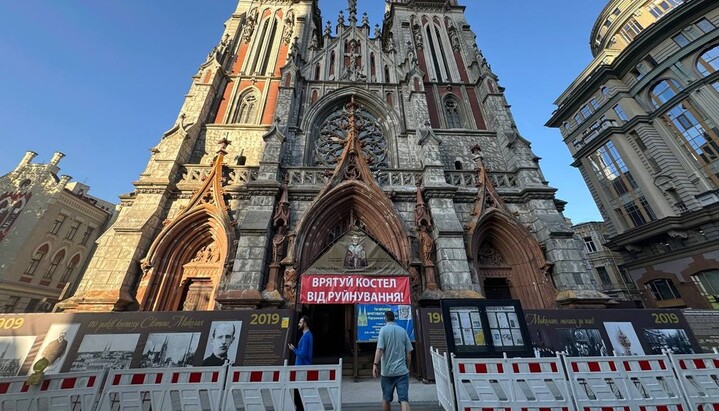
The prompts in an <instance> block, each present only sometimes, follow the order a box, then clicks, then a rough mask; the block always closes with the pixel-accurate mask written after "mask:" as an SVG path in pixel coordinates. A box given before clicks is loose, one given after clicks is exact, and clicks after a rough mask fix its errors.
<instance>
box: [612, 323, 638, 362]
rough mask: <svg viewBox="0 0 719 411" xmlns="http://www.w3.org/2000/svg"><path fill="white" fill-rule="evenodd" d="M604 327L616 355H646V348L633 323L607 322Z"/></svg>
mask: <svg viewBox="0 0 719 411" xmlns="http://www.w3.org/2000/svg"><path fill="white" fill-rule="evenodd" d="M604 328H605V329H606V330H607V335H608V336H609V341H610V342H611V344H612V349H613V350H614V352H615V353H616V355H644V349H643V348H642V344H641V343H640V342H639V337H637V333H636V332H635V331H634V326H632V323H630V322H605V323H604ZM610 354H611V353H610Z"/></svg>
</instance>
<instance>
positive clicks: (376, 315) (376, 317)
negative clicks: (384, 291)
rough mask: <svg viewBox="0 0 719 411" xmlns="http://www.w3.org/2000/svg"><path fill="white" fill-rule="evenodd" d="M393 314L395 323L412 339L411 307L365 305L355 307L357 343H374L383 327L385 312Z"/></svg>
mask: <svg viewBox="0 0 719 411" xmlns="http://www.w3.org/2000/svg"><path fill="white" fill-rule="evenodd" d="M390 310H391V311H392V312H394V318H395V323H397V325H399V326H400V327H402V328H404V329H405V330H406V331H407V334H409V339H410V341H413V342H414V341H415V339H414V322H413V321H412V306H411V305H390V304H367V305H357V342H376V341H377V337H378V336H379V330H380V328H382V326H383V325H385V321H384V313H385V311H390Z"/></svg>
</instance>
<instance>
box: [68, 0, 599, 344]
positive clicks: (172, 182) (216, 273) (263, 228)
mask: <svg viewBox="0 0 719 411" xmlns="http://www.w3.org/2000/svg"><path fill="white" fill-rule="evenodd" d="M320 5H321V4H318V2H317V1H316V0H293V1H287V0H264V1H250V0H240V1H239V3H238V6H237V8H236V10H235V12H234V13H233V15H232V16H231V17H230V19H229V20H228V21H227V23H226V24H225V31H224V33H223V35H222V38H221V39H220V42H219V43H218V44H217V46H215V47H214V48H213V49H212V50H211V51H210V53H209V55H208V56H207V60H206V61H205V62H204V63H203V64H202V65H201V67H200V69H199V71H198V72H197V74H195V76H194V77H193V78H192V85H191V87H190V91H189V93H188V95H187V98H186V101H185V103H184V105H183V107H182V109H181V110H180V113H179V115H178V118H177V121H176V123H175V124H174V125H173V126H172V127H171V128H170V130H168V131H167V132H166V133H165V134H164V135H163V136H162V137H161V139H160V141H159V143H158V144H157V145H156V146H155V147H154V148H153V149H151V152H152V154H151V157H150V160H149V162H148V165H147V168H146V169H145V171H144V172H143V173H142V174H141V175H140V178H139V179H138V180H137V181H136V182H135V183H134V184H135V190H134V192H133V193H131V194H127V195H125V196H123V197H122V205H123V208H122V211H121V212H120V215H119V217H118V219H117V222H116V223H115V224H114V225H113V226H112V227H111V228H110V229H109V230H108V231H107V232H106V233H105V234H104V235H103V236H102V237H101V238H100V240H99V245H98V248H97V252H96V253H95V256H94V258H93V260H92V261H91V263H90V265H89V267H88V269H87V272H86V275H85V277H84V279H83V281H82V283H81V284H80V286H79V289H78V292H77V294H76V295H75V296H74V297H72V298H71V299H69V300H66V301H65V302H64V303H63V304H62V306H63V307H64V309H65V310H67V311H106V310H137V309H140V310H213V309H239V308H247V307H268V306H269V307H276V306H285V307H288V306H289V307H294V308H296V309H297V310H298V311H299V310H308V309H311V307H310V308H308V307H307V306H303V304H302V302H301V298H300V297H301V294H302V292H303V290H302V286H301V285H302V278H303V276H304V275H308V274H323V273H324V274H328V273H332V274H344V273H348V274H355V275H363V276H368V277H376V276H383V275H385V276H387V275H392V276H395V277H407V278H409V282H410V284H411V294H412V304H413V305H429V306H431V305H437V304H438V300H439V299H440V298H442V297H459V298H462V297H466V298H482V297H486V298H518V299H520V300H522V303H523V305H524V306H525V307H526V308H552V307H556V306H575V305H602V304H604V303H605V302H607V301H608V297H607V296H606V295H604V294H602V293H600V292H598V291H595V290H594V288H593V286H592V282H591V274H590V271H589V266H588V263H587V259H586V255H585V252H584V249H583V246H582V244H581V242H580V241H579V240H578V239H577V238H575V236H574V233H573V231H572V230H571V226H570V224H569V223H568V221H567V220H566V219H565V218H564V217H563V215H562V214H561V211H562V208H563V205H564V203H563V202H562V201H560V200H557V199H556V198H555V196H554V194H555V191H556V190H555V189H553V188H551V187H549V186H548V184H547V182H546V181H545V179H544V177H543V175H542V172H541V170H540V168H539V164H538V160H539V159H538V158H537V157H536V155H534V153H533V152H532V151H531V147H530V143H529V142H528V141H527V140H526V139H525V138H524V137H523V136H522V135H521V134H520V133H519V131H518V130H517V127H516V124H515V122H514V120H513V118H512V114H511V112H510V111H509V105H508V104H507V101H506V99H505V96H504V93H503V91H504V89H503V88H502V87H501V86H499V84H498V79H497V76H496V75H495V74H494V73H493V72H492V70H491V68H490V66H489V64H488V63H487V61H486V60H485V58H484V57H483V56H482V53H481V51H480V50H479V49H478V47H477V44H476V40H475V35H474V33H473V32H472V31H471V29H470V27H469V25H468V24H467V21H466V19H465V15H464V13H465V7H464V6H461V5H459V4H458V3H457V1H456V0H449V1H446V0H424V1H421V2H417V1H412V0H396V1H388V2H387V4H386V9H385V14H384V19H383V22H382V25H381V26H380V25H376V26H374V27H372V26H371V24H370V22H369V20H368V18H367V16H366V14H363V15H360V14H359V13H360V11H359V10H358V6H357V1H356V0H350V1H348V7H347V8H346V9H345V10H344V11H342V12H340V13H339V15H338V16H337V17H336V19H335V20H334V22H332V21H328V20H327V16H322V14H321V11H320V8H319V6H320ZM469 7H474V6H469ZM325 21H326V23H325ZM305 291H306V290H305ZM341 310H344V311H341ZM351 310H352V308H351V307H345V308H341V309H337V310H335V309H333V310H330V309H329V308H327V310H325V311H324V312H323V315H327V316H330V317H331V318H329V317H328V319H325V320H326V321H334V320H333V319H334V318H337V319H338V320H340V321H343V322H344V323H345V327H349V326H350V325H349V323H350V322H352V321H351V318H352V315H353V314H352V311H351ZM315 321H317V319H315ZM340 328H341V327H340ZM341 332H342V330H340V333H341ZM340 335H341V334H340ZM340 338H341V337H340ZM340 345H341V343H340Z"/></svg>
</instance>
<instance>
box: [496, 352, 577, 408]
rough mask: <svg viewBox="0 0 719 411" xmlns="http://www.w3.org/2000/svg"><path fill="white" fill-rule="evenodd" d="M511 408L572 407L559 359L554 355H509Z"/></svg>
mask: <svg viewBox="0 0 719 411" xmlns="http://www.w3.org/2000/svg"><path fill="white" fill-rule="evenodd" d="M507 364H508V365H509V366H510V367H511V372H512V374H511V378H512V409H513V410H517V411H528V410H536V409H541V410H542V411H545V410H546V411H549V410H552V409H554V410H562V411H568V410H572V409H574V404H573V402H572V397H571V395H570V391H569V386H568V383H567V379H566V377H565V376H564V368H563V367H562V360H561V359H560V358H559V357H555V358H526V359H522V358H511V359H508V360H507Z"/></svg>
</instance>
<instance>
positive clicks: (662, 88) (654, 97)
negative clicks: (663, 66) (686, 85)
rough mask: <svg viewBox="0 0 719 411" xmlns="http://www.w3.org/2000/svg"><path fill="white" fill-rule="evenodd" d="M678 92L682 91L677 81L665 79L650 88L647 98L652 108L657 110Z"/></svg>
mask: <svg viewBox="0 0 719 411" xmlns="http://www.w3.org/2000/svg"><path fill="white" fill-rule="evenodd" d="M680 91H682V86H681V85H680V84H679V82H678V81H676V80H674V79H666V80H662V81H660V82H659V83H657V84H655V85H654V87H652V89H651V91H650V92H649V98H650V99H651V101H652V104H653V105H654V108H659V107H660V106H661V105H662V104H664V103H666V102H667V101H669V100H670V99H671V98H672V97H674V96H676V95H677V93H679V92H680Z"/></svg>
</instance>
